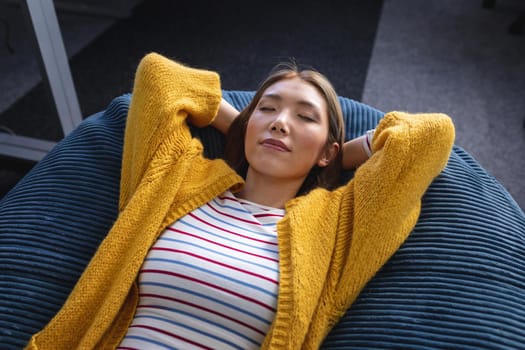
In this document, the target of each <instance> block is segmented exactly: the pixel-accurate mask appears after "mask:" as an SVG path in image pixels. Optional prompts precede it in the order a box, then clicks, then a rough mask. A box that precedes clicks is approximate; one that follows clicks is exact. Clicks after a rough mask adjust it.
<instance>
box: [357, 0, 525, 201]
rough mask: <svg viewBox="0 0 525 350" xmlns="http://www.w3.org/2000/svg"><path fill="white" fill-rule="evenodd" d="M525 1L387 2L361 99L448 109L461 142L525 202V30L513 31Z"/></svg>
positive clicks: (392, 106) (386, 106) (394, 106)
mask: <svg viewBox="0 0 525 350" xmlns="http://www.w3.org/2000/svg"><path fill="white" fill-rule="evenodd" d="M524 9H525V3H524V2H523V1H497V2H496V7H495V8H494V9H492V10H487V9H484V8H482V6H481V1H477V0H461V1H459V0H425V1H421V0H385V2H384V5H383V13H382V17H381V21H380V24H379V28H378V32H377V36H376V42H375V47H374V51H373V55H372V60H371V63H370V67H369V70H368V76H367V80H366V85H365V91H364V94H363V101H364V102H366V103H368V104H370V105H372V106H375V107H377V108H379V109H381V110H384V111H388V110H405V111H411V112H444V113H447V114H448V115H450V116H451V117H452V118H453V120H454V123H455V125H456V144H457V145H459V146H461V147H463V148H464V149H465V150H467V151H468V152H469V153H470V154H472V155H473V156H474V157H475V158H476V159H477V160H478V161H479V162H480V163H481V165H482V166H483V167H484V168H485V169H486V170H487V171H488V172H489V173H491V174H492V175H493V176H494V177H496V179H498V180H499V182H500V183H501V184H502V185H503V186H504V187H505V188H506V189H507V190H508V191H509V192H510V193H511V195H512V196H513V197H514V199H515V200H516V201H517V202H518V204H520V206H521V208H522V209H523V208H525V181H524V174H525V128H524V124H523V123H524V122H525V36H524V35H521V36H513V35H509V34H508V33H507V27H508V25H509V23H512V21H513V20H514V19H515V18H516V17H517V15H518V14H519V11H523V10H524Z"/></svg>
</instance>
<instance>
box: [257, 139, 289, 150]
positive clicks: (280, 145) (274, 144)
mask: <svg viewBox="0 0 525 350" xmlns="http://www.w3.org/2000/svg"><path fill="white" fill-rule="evenodd" d="M261 145H263V146H264V147H268V148H271V149H274V150H276V151H281V152H290V149H289V148H288V146H286V144H284V142H282V141H279V140H276V139H265V140H263V141H262V142H261Z"/></svg>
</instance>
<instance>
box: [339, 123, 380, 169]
mask: <svg viewBox="0 0 525 350" xmlns="http://www.w3.org/2000/svg"><path fill="white" fill-rule="evenodd" d="M373 135H374V130H370V131H369V132H367V133H366V134H365V135H362V136H359V137H356V138H355V139H352V140H350V141H347V142H345V143H344V145H343V169H345V170H350V169H357V168H358V167H359V166H360V165H361V164H363V163H364V162H366V161H367V159H368V158H369V157H370V155H371V153H372V151H371V146H370V145H371V144H372V137H373Z"/></svg>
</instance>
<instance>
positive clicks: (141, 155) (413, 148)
mask: <svg viewBox="0 0 525 350" xmlns="http://www.w3.org/2000/svg"><path fill="white" fill-rule="evenodd" d="M236 114H237V113H236V111H235V110H233V109H232V107H231V106H229V105H228V104H227V103H225V101H223V100H222V99H221V90H220V82H219V77H218V75H217V74H216V73H213V72H209V71H204V70H198V69H193V68H189V67H185V66H183V65H180V64H178V63H176V62H174V61H171V60H169V59H167V58H164V57H162V56H160V55H157V54H150V55H148V56H146V57H145V58H144V59H143V60H142V62H141V64H140V65H139V68H138V70H137V75H136V78H135V85H134V88H133V98H132V102H131V104H130V110H129V114H128V122H127V125H126V134H125V141H124V153H123V160H122V178H121V192H120V214H119V217H118V219H117V220H116V222H115V224H114V226H113V228H112V229H111V231H110V232H109V233H108V236H107V237H106V239H105V240H104V241H103V242H102V244H101V245H100V247H99V249H98V250H97V253H96V254H95V256H94V257H93V259H92V261H91V262H90V264H89V265H88V267H87V268H86V270H85V271H84V273H83V275H82V276H81V278H80V280H79V282H78V283H77V285H76V286H75V288H74V290H73V291H72V293H71V295H70V297H69V298H68V300H67V302H66V303H65V304H64V306H63V308H62V309H61V310H60V312H59V313H58V314H57V315H56V316H55V317H54V318H53V320H52V321H51V322H50V323H49V324H48V325H47V326H46V327H45V328H44V329H43V330H42V331H41V332H39V333H37V334H36V335H35V336H33V338H32V339H31V341H30V343H29V344H28V348H30V349H47V348H52V349H72V348H78V349H90V348H116V347H118V346H120V348H121V349H129V348H148V349H151V348H154V346H161V345H160V344H163V345H168V344H170V346H173V347H182V348H200V347H203V348H221V349H226V348H258V347H262V348H285V349H295V348H308V349H315V348H318V347H319V346H320V344H321V343H322V341H323V339H324V337H325V336H326V334H327V333H328V332H329V330H330V329H331V328H332V327H333V325H334V324H335V323H336V322H337V321H338V319H339V318H340V317H341V316H342V315H343V314H344V312H345V311H346V310H347V308H348V307H349V306H350V305H351V303H352V302H353V301H354V300H355V299H356V297H357V295H358V294H359V292H360V290H361V289H362V288H363V287H364V285H365V284H366V282H367V281H368V280H369V279H370V278H371V277H372V276H373V275H374V274H375V273H376V272H377V271H378V269H379V268H380V267H381V266H382V265H383V264H384V263H385V262H386V261H387V259H388V258H389V257H390V256H391V255H392V254H393V253H394V252H395V251H396V249H397V248H398V247H399V246H400V245H401V244H402V242H403V241H404V240H405V239H406V237H407V236H408V234H409V233H410V231H411V230H412V228H413V227H414V225H415V223H416V221H417V218H418V215H419V210H420V201H421V197H422V195H423V194H424V192H425V190H426V188H427V187H428V185H429V184H430V183H431V181H432V180H433V178H434V177H435V176H436V175H438V174H439V172H440V171H441V170H442V168H443V167H444V166H445V164H446V162H447V159H448V155H449V153H450V150H451V147H452V143H453V138H454V129H453V125H452V123H451V121H450V119H449V118H448V117H446V116H444V115H439V114H432V115H408V114H406V113H401V112H394V113H390V114H388V115H386V116H385V118H384V119H383V120H382V121H381V123H380V124H379V125H378V126H377V128H376V131H375V134H374V135H373V138H372V137H371V134H369V136H368V137H367V136H364V137H361V138H358V139H356V140H352V141H350V142H347V143H344V144H343V143H342V135H344V133H343V127H342V122H341V112H340V107H339V105H338V102H337V96H336V94H335V92H334V91H333V89H332V88H331V86H330V84H329V83H328V82H327V81H326V79H325V78H324V77H322V75H320V74H318V73H314V72H309V71H307V72H303V73H297V72H293V70H292V71H290V70H288V71H280V72H276V73H275V74H274V75H271V76H270V77H269V78H268V80H267V81H266V82H265V83H263V85H262V86H261V88H260V89H259V90H258V91H257V93H256V95H255V96H254V99H253V101H252V102H251V103H250V105H249V106H248V107H247V108H246V109H245V110H244V111H242V112H241V113H240V115H239V116H238V117H237V118H235V115H236ZM232 119H235V120H234V121H233V123H232ZM187 122H190V123H192V124H194V125H196V126H205V125H208V124H210V123H211V124H212V125H214V126H215V127H217V128H218V129H219V130H222V131H224V132H226V131H227V130H228V147H227V152H226V153H227V159H228V162H229V164H230V165H228V164H227V163H226V162H225V161H223V160H208V159H205V158H204V157H203V156H202V145H201V143H200V142H199V141H198V140H196V139H193V138H192V136H191V133H190V131H189V127H188V125H187ZM230 124H231V127H230ZM368 142H370V143H371V147H368V146H367V143H368ZM239 145H240V146H241V147H240V148H241V150H240V151H237V152H236V150H238V147H239ZM368 148H370V150H369V149H368ZM367 151H371V152H372V153H373V154H372V156H371V158H370V159H369V160H368V161H366V162H365V163H364V164H363V165H362V166H360V167H359V168H358V169H357V171H356V172H355V176H354V178H353V179H352V180H351V181H350V182H348V183H347V184H344V185H342V186H340V187H337V186H336V182H335V181H334V179H336V177H337V176H336V175H334V174H338V172H339V170H340V168H341V165H342V166H343V168H351V167H356V166H358V165H359V164H361V163H362V162H363V161H364V160H366V158H367ZM232 167H233V168H235V170H236V171H234V170H233V169H232Z"/></svg>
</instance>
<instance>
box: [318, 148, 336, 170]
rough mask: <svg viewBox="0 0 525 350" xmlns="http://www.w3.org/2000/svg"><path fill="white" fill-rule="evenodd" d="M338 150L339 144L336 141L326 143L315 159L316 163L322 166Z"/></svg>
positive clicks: (326, 164)
mask: <svg viewBox="0 0 525 350" xmlns="http://www.w3.org/2000/svg"><path fill="white" fill-rule="evenodd" d="M338 152H339V144H338V143H337V142H334V143H331V144H328V145H326V148H325V150H324V151H323V153H322V154H321V157H320V158H319V160H318V161H317V165H318V166H320V167H321V168H324V167H326V166H328V164H330V162H331V161H332V160H333V159H334V158H335V157H336V156H337V153H338Z"/></svg>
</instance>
